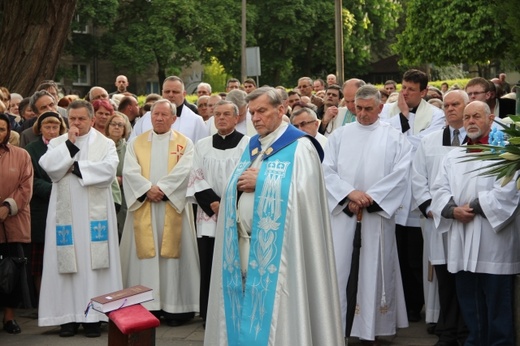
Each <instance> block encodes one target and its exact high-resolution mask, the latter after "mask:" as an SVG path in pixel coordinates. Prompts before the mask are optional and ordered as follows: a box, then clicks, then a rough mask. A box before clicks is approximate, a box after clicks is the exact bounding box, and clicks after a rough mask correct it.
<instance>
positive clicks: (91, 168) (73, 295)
mask: <svg viewBox="0 0 520 346" xmlns="http://www.w3.org/2000/svg"><path fill="white" fill-rule="evenodd" d="M67 136H68V135H67V134H64V135H62V136H60V137H58V138H55V139H53V140H51V142H50V143H49V146H48V151H47V153H46V154H45V155H43V156H42V157H41V159H40V165H41V167H42V168H43V169H44V170H45V171H46V172H47V174H48V175H49V177H50V178H51V180H52V181H53V186H52V192H51V199H50V202H49V212H48V216H47V226H46V232H45V252H44V259H43V274H42V285H41V293H40V303H39V309H38V325H39V326H53V325H60V324H65V323H69V322H98V321H107V317H106V315H104V314H100V313H98V312H96V311H95V310H92V309H90V311H89V313H88V315H87V316H86V317H85V309H86V307H87V305H88V303H89V302H90V299H91V298H93V297H96V296H99V295H102V294H104V293H110V292H113V291H117V290H120V289H121V288H122V281H121V265H120V261H119V246H118V233H117V219H116V213H115V208H114V201H113V199H112V191H111V188H110V187H111V183H112V181H113V180H114V179H115V176H116V168H117V164H118V162H119V159H118V156H117V152H116V147H115V144H114V142H113V141H112V140H110V139H108V138H105V136H103V135H102V134H101V133H99V132H98V131H97V130H94V129H93V128H92V129H90V132H89V133H88V134H86V135H84V136H79V137H77V138H76V143H75V146H77V147H78V148H79V149H80V151H79V152H78V153H77V154H76V155H75V156H74V157H73V158H71V157H70V153H69V150H68V149H67V146H66V144H65V142H66V141H67V138H68V137H67ZM94 140H98V141H105V142H106V144H105V145H104V147H103V149H104V151H105V152H104V153H103V155H102V158H101V159H100V160H99V161H91V160H89V159H88V147H89V146H90V145H92V142H93V141H94ZM99 147H100V146H99V145H98V148H99ZM74 161H78V163H79V167H80V171H81V174H82V176H83V178H78V177H76V176H75V175H73V174H71V173H67V172H68V170H69V168H70V167H71V166H72V164H73V162H74ZM62 179H68V182H69V192H70V196H60V195H59V194H58V189H57V185H56V183H57V182H59V181H60V180H62ZM88 188H95V189H97V190H98V191H97V193H99V194H103V195H105V196H106V198H105V201H106V207H105V208H106V210H107V216H108V244H109V268H106V269H96V270H92V269H91V233H90V232H91V230H90V220H89V192H88ZM60 198H69V199H70V203H71V211H72V220H73V223H72V227H73V232H74V233H73V234H74V244H75V252H76V262H77V272H76V273H69V274H60V273H59V272H58V258H57V250H56V247H57V246H56V204H57V199H60ZM97 207H99V206H97Z"/></svg>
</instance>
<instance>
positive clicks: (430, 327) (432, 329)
mask: <svg viewBox="0 0 520 346" xmlns="http://www.w3.org/2000/svg"><path fill="white" fill-rule="evenodd" d="M436 327H437V323H428V325H427V326H426V332H427V333H428V334H430V335H434V334H435V328H436Z"/></svg>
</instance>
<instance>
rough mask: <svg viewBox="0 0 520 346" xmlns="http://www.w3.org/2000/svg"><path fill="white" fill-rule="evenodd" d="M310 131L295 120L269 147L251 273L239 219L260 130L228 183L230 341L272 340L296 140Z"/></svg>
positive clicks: (225, 288)
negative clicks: (244, 263) (243, 182)
mask: <svg viewBox="0 0 520 346" xmlns="http://www.w3.org/2000/svg"><path fill="white" fill-rule="evenodd" d="M304 135H305V134H304V133H303V132H301V131H299V130H297V129H296V128H295V127H293V126H289V127H288V128H287V130H286V131H285V133H284V134H283V135H282V136H281V137H280V138H278V139H277V140H276V141H275V142H274V143H273V144H272V145H271V146H270V147H269V148H267V149H266V150H265V153H264V156H263V161H264V162H263V163H262V166H261V168H260V171H259V173H258V178H257V182H256V188H255V199H254V214H253V223H252V228H253V229H252V232H251V248H250V253H249V260H248V269H247V277H245V278H242V271H241V267H240V252H239V246H238V228H237V222H236V221H237V216H236V206H237V180H238V178H239V177H240V175H241V174H242V173H243V172H244V171H245V170H246V169H247V168H248V167H249V166H250V165H251V163H252V162H253V161H254V159H255V158H256V157H257V156H258V155H259V154H260V153H261V147H260V141H259V138H258V135H257V136H254V137H252V138H251V140H250V142H249V147H248V150H246V151H244V153H243V155H242V158H241V159H240V162H239V164H238V165H237V167H236V169H235V172H234V173H233V175H232V176H231V179H230V181H229V184H228V186H227V188H226V195H225V196H226V207H225V214H224V217H225V221H224V223H225V225H224V244H223V247H224V249H223V252H222V262H223V263H222V294H223V298H224V310H225V318H226V328H227V336H228V345H229V346H239V345H241V346H243V345H254V346H264V345H267V344H268V342H269V332H270V328H271V319H272V314H273V307H274V300H275V293H276V287H277V282H278V273H279V268H280V259H281V253H282V247H283V240H284V231H285V229H284V228H285V217H286V212H287V204H288V202H289V189H290V184H291V180H292V179H291V178H292V170H293V166H294V164H293V163H294V153H295V150H296V147H297V145H298V144H297V142H296V140H297V139H298V138H300V137H302V136H304ZM275 154H276V155H275Z"/></svg>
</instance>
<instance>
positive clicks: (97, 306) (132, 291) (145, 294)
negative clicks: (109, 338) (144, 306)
mask: <svg viewBox="0 0 520 346" xmlns="http://www.w3.org/2000/svg"><path fill="white" fill-rule="evenodd" d="M150 300H153V290H152V289H151V288H148V287H145V286H141V285H137V286H132V287H128V288H125V289H122V290H119V291H116V292H112V293H108V294H103V295H101V296H98V297H95V298H92V299H91V300H90V303H91V304H92V309H94V310H96V311H99V312H102V313H107V312H109V311H113V310H117V309H121V308H122V307H126V306H131V305H135V304H140V303H143V302H147V301H150Z"/></svg>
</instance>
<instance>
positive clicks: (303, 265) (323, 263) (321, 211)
mask: <svg viewBox="0 0 520 346" xmlns="http://www.w3.org/2000/svg"><path fill="white" fill-rule="evenodd" d="M286 128H287V125H283V124H282V125H281V126H280V127H279V128H278V129H277V130H276V131H275V132H273V133H271V134H270V135H269V136H271V137H272V140H275V139H276V138H278V137H279V136H280V134H281V133H282V132H284V131H285V129H286ZM297 141H298V143H297V148H296V150H295V153H294V161H293V162H291V165H294V167H293V172H292V179H291V182H290V187H289V200H288V201H287V202H285V201H284V202H283V204H282V206H283V207H285V208H287V216H286V219H285V224H284V239H283V246H282V248H281V249H280V251H281V261H280V267H279V275H278V281H277V286H276V293H275V300H274V306H272V307H269V310H271V309H272V316H273V318H272V321H271V325H270V327H269V328H270V329H269V330H270V335H269V345H274V346H277V345H279V346H287V345H299V346H312V345H335V346H336V345H344V338H343V337H342V331H341V317H340V311H339V298H338V292H337V284H336V277H335V268H334V255H333V251H332V246H333V245H332V237H331V230H330V222H329V218H328V208H327V202H326V192H325V186H324V182H323V175H322V170H321V166H320V161H319V157H318V155H317V152H316V149H315V147H314V146H313V144H312V143H311V142H310V141H309V139H307V138H300V139H298V140H297ZM261 143H262V151H263V150H265V149H267V147H268V146H269V145H270V144H271V143H272V141H270V142H269V143H264V142H263V141H262V142H261ZM272 157H273V158H276V154H274V155H273V156H272ZM260 164H261V163H260ZM226 200H227V198H222V200H221V205H220V212H219V218H218V225H217V233H216V238H215V253H214V256H213V268H212V273H211V290H210V297H209V308H208V316H207V325H206V333H205V337H204V345H206V346H216V345H218V346H227V345H228V339H227V325H226V314H225V307H224V297H223V296H224V294H225V292H223V287H222V275H223V274H222V271H223V270H225V268H223V263H224V262H223V255H224V254H225V251H226V247H225V244H224V235H223V231H224V228H225V227H224V226H225V225H224V223H225V222H224V221H225V217H224V216H223V215H224V214H225V213H224V211H225V209H226ZM251 207H252V206H251ZM237 214H238V213H237ZM250 215H251V217H252V213H251V214H250ZM237 217H238V216H237ZM241 222H242V220H241ZM270 312H271V311H269V312H268V313H270ZM228 317H229V318H231V316H228ZM238 318H240V317H238ZM251 333H254V331H251Z"/></svg>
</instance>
